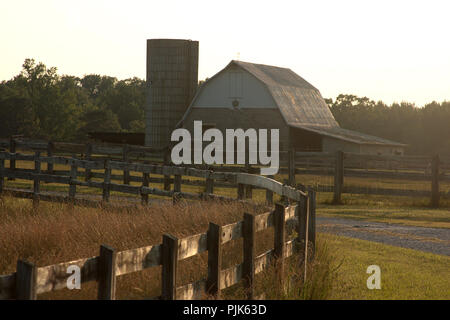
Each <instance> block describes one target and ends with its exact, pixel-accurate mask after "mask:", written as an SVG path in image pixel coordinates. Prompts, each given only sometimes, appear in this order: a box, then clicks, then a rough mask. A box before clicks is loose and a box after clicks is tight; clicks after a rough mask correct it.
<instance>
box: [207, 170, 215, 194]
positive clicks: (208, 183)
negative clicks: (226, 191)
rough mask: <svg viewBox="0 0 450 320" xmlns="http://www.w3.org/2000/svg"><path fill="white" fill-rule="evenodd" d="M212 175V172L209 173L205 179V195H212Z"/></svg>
mask: <svg viewBox="0 0 450 320" xmlns="http://www.w3.org/2000/svg"><path fill="white" fill-rule="evenodd" d="M212 174H213V171H209V173H208V178H206V181H205V192H206V193H207V194H211V193H214V179H213V178H211V175H212Z"/></svg>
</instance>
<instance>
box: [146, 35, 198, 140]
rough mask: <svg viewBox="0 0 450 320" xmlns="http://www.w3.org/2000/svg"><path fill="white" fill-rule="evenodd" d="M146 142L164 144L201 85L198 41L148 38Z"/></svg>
mask: <svg viewBox="0 0 450 320" xmlns="http://www.w3.org/2000/svg"><path fill="white" fill-rule="evenodd" d="M147 86H148V89H147V90H148V91H147V102H146V115H145V118H146V128H145V144H146V145H148V146H154V147H163V146H165V145H167V144H168V142H169V140H170V134H171V132H172V130H173V129H175V126H176V124H177V123H178V121H179V120H180V119H181V118H182V116H183V114H184V113H185V112H186V110H187V108H188V106H189V103H190V102H191V100H192V98H193V97H194V94H195V92H196V90H197V86H198V41H191V40H176V39H151V40H147Z"/></svg>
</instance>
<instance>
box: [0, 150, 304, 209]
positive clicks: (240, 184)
mask: <svg viewBox="0 0 450 320" xmlns="http://www.w3.org/2000/svg"><path fill="white" fill-rule="evenodd" d="M5 160H9V162H10V167H9V168H6V167H5ZM13 160H14V161H15V160H21V161H32V162H33V163H34V169H19V168H13V167H12V165H11V163H12V161H13ZM42 163H47V164H53V165H54V164H61V165H66V166H70V168H71V169H70V172H69V175H56V174H55V172H53V174H52V173H50V172H48V171H47V172H42V170H41V167H42ZM80 168H82V169H84V171H85V172H86V171H87V170H102V171H103V173H102V175H101V176H102V177H103V182H99V181H92V180H91V179H89V177H87V179H85V181H81V180H79V179H78V176H79V174H78V172H79V169H80ZM112 170H122V171H127V172H130V171H133V172H139V173H140V174H141V175H142V177H141V179H140V181H142V185H140V186H134V185H128V184H118V183H113V182H111V180H112V174H111V172H112ZM151 174H156V175H164V176H165V177H168V179H171V177H172V176H173V180H172V181H173V189H172V190H170V183H169V188H168V190H167V189H165V190H162V189H157V188H151V187H149V182H150V181H151V179H150V175H151ZM183 176H190V177H196V178H203V179H204V182H203V184H204V185H206V190H205V192H201V193H189V192H182V191H181V185H182V182H183V179H182V177H183ZM4 178H13V179H15V178H17V179H24V180H31V181H33V191H26V190H9V189H7V188H5V187H4ZM216 181H218V182H222V183H224V182H226V183H228V184H229V185H233V186H237V199H238V200H244V199H246V198H251V197H252V192H251V190H252V188H261V189H265V190H266V200H267V203H268V204H273V194H274V193H277V194H279V195H281V196H282V197H283V198H285V199H291V200H294V201H300V200H301V195H302V194H303V195H304V192H303V193H302V191H299V190H297V189H295V188H293V187H290V186H287V185H283V184H281V183H280V182H278V181H276V180H273V179H270V178H266V177H263V176H259V175H254V174H248V173H236V172H214V171H211V170H201V169H196V168H186V167H174V166H163V165H157V164H142V163H129V162H121V161H111V160H108V159H106V160H80V159H75V158H67V157H60V156H52V157H48V156H41V155H40V152H39V151H36V153H35V154H34V155H33V154H20V153H9V152H0V194H1V193H2V192H3V191H8V192H9V193H11V194H12V195H13V196H16V197H22V198H30V199H33V201H34V203H35V204H37V203H38V202H39V201H40V200H47V201H60V202H69V203H74V204H76V203H79V204H81V203H84V204H88V203H89V200H83V199H77V198H76V191H77V186H84V187H91V188H99V189H101V190H102V199H103V201H104V202H109V200H110V193H111V191H117V192H122V193H127V194H133V195H140V196H141V199H142V202H143V203H144V204H146V203H148V201H149V200H148V195H149V194H153V195H158V196H166V197H172V198H173V199H174V201H176V200H177V199H179V198H185V199H197V200H200V199H224V200H226V199H229V198H226V197H223V196H219V195H215V194H214V186H215V184H216ZM41 182H47V183H59V184H67V185H69V190H68V194H67V195H66V196H59V195H55V194H42V193H41V192H40V189H41V188H40V186H41ZM165 186H166V185H165ZM94 202H95V201H94ZM95 203H96V202H95Z"/></svg>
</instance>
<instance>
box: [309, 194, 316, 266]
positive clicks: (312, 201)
mask: <svg viewBox="0 0 450 320" xmlns="http://www.w3.org/2000/svg"><path fill="white" fill-rule="evenodd" d="M308 197H309V217H308V220H309V223H308V235H309V236H308V241H310V242H311V245H312V247H311V259H314V255H315V252H316V191H314V190H313V189H312V188H309V189H308Z"/></svg>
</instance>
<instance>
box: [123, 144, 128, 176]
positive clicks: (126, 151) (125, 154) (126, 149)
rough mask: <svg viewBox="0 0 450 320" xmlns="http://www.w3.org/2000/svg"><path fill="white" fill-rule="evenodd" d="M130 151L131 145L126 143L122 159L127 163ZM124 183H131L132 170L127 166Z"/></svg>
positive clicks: (124, 172)
mask: <svg viewBox="0 0 450 320" xmlns="http://www.w3.org/2000/svg"><path fill="white" fill-rule="evenodd" d="M128 151H129V147H128V144H126V145H124V146H123V148H122V161H123V162H125V163H127V162H128ZM123 184H130V171H128V169H127V167H125V169H123Z"/></svg>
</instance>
